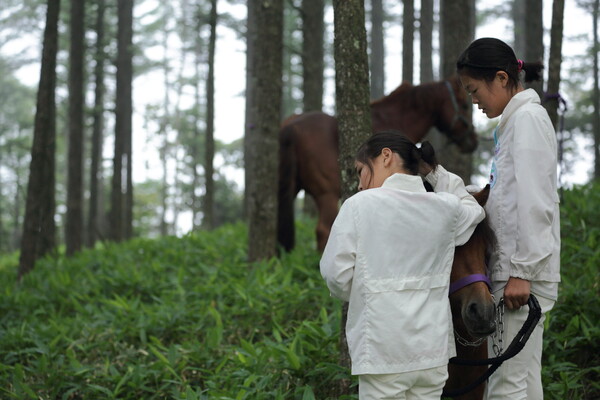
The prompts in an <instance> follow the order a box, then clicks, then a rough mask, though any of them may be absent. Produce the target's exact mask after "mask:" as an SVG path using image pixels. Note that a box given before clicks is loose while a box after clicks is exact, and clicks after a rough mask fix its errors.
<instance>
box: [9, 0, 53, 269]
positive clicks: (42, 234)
mask: <svg viewBox="0 0 600 400" xmlns="http://www.w3.org/2000/svg"><path fill="white" fill-rule="evenodd" d="M59 13H60V0H48V8H47V11H46V28H45V30H44V44H43V48H42V65H41V72H40V83H39V89H38V94H37V109H36V113H35V123H34V132H33V146H32V148H31V165H30V173H29V182H28V185H27V200H26V205H25V218H24V221H23V236H22V238H21V254H20V256H19V271H18V279H21V278H22V277H23V276H24V275H25V274H27V273H28V272H29V271H31V270H32V269H33V268H34V265H35V261H36V260H37V259H39V258H40V257H42V256H44V255H45V254H48V253H49V252H50V251H51V250H53V249H54V247H55V246H56V225H55V222H54V211H55V208H56V200H55V151H56V101H55V88H56V54H57V52H58V16H59Z"/></svg>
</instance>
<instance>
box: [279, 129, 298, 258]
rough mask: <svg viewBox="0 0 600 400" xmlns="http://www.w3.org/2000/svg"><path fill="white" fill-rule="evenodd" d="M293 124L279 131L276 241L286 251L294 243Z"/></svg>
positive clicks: (294, 171)
mask: <svg viewBox="0 0 600 400" xmlns="http://www.w3.org/2000/svg"><path fill="white" fill-rule="evenodd" d="M294 132H295V130H294V124H286V125H284V126H283V127H282V128H281V130H280V131H279V190H278V195H277V200H278V213H277V242H278V243H279V244H280V245H281V247H282V248H283V249H284V250H285V251H286V252H287V251H291V250H292V249H293V248H294V245H295V240H296V238H295V230H294V229H295V226H294V200H295V198H296V194H297V192H298V189H297V179H298V178H297V160H296V152H295V149H294Z"/></svg>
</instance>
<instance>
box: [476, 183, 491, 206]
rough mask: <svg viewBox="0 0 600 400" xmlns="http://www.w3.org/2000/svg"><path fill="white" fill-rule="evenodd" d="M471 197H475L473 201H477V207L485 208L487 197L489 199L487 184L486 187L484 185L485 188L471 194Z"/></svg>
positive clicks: (488, 186)
mask: <svg viewBox="0 0 600 400" xmlns="http://www.w3.org/2000/svg"><path fill="white" fill-rule="evenodd" d="M473 197H475V200H477V202H478V203H479V205H480V206H481V207H483V206H485V203H487V200H488V197H490V185H489V183H488V184H487V185H485V187H484V188H483V189H482V190H480V191H479V192H477V193H475V194H473Z"/></svg>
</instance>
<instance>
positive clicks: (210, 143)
mask: <svg viewBox="0 0 600 400" xmlns="http://www.w3.org/2000/svg"><path fill="white" fill-rule="evenodd" d="M216 41H217V0H211V10H210V39H209V43H208V77H207V78H206V144H205V147H206V150H205V153H204V154H205V159H204V171H205V175H206V176H205V178H204V179H205V180H206V193H205V195H204V220H203V225H204V227H205V228H206V229H213V228H214V226H215V204H214V203H215V200H214V199H215V180H214V174H215V168H214V165H213V160H214V158H215V138H214V119H215V44H216Z"/></svg>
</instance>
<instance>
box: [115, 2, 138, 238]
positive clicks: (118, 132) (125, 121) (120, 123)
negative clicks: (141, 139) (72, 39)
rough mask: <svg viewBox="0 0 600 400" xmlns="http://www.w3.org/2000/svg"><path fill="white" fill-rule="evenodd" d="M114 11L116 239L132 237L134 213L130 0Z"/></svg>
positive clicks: (119, 4)
mask: <svg viewBox="0 0 600 400" xmlns="http://www.w3.org/2000/svg"><path fill="white" fill-rule="evenodd" d="M117 13H118V33H117V86H116V93H117V94H116V102H115V106H116V112H115V152H114V161H113V178H112V193H111V206H112V207H111V227H112V239H113V240H115V241H117V242H119V241H122V240H124V239H128V238H130V237H131V234H132V217H133V215H132V213H133V184H132V182H131V179H132V165H131V164H132V160H131V139H132V137H131V131H132V121H131V118H132V114H133V103H132V81H133V66H132V58H133V49H132V47H133V0H119V1H118V7H117Z"/></svg>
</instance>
